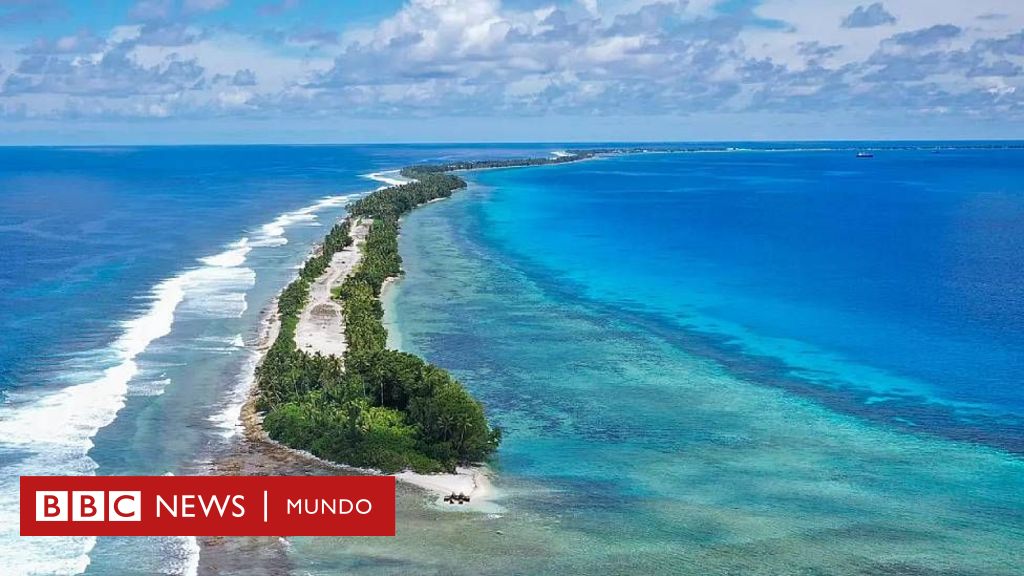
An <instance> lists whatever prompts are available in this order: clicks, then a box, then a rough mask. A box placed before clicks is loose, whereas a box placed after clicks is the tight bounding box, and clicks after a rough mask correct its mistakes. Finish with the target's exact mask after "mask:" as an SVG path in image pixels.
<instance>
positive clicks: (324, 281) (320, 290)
mask: <svg viewBox="0 0 1024 576" xmlns="http://www.w3.org/2000/svg"><path fill="white" fill-rule="evenodd" d="M369 230H370V221H369V220H368V219H360V220H357V221H356V222H355V224H354V225H353V226H352V230H351V235H352V244H351V245H350V246H348V247H347V248H345V249H343V250H340V251H338V252H337V253H335V254H334V257H333V258H331V264H330V265H329V266H328V267H327V270H326V271H324V273H323V275H321V276H320V277H319V278H317V279H316V281H315V282H313V283H312V284H310V286H309V301H308V302H307V303H306V306H305V308H303V309H302V314H300V315H299V324H298V326H297V327H296V329H295V345H296V346H297V347H298V349H299V350H302V351H303V352H306V353H308V354H315V353H317V352H319V353H321V354H324V355H328V354H329V355H334V356H337V357H338V358H341V357H342V356H343V355H344V354H345V349H346V347H347V343H346V341H345V322H344V319H343V318H342V315H341V304H340V303H339V302H337V301H336V300H334V299H333V298H332V297H331V290H332V289H334V288H335V287H336V286H340V285H341V283H342V282H344V281H345V278H346V277H348V275H349V274H351V273H352V270H354V269H355V267H356V264H358V263H359V259H360V258H361V257H362V245H363V243H364V242H365V241H366V234H367V233H368V232H369Z"/></svg>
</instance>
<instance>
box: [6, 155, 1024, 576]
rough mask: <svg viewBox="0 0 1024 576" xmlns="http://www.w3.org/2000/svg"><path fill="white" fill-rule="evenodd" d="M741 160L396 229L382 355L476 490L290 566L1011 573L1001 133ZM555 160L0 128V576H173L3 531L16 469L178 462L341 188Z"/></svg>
mask: <svg viewBox="0 0 1024 576" xmlns="http://www.w3.org/2000/svg"><path fill="white" fill-rule="evenodd" d="M863 146H864V147H867V146H869V145H867V144H865V145H863ZM750 147H752V148H757V149H756V150H744V149H742V148H745V146H743V145H736V146H735V147H734V148H736V149H731V150H728V151H721V152H705V153H676V154H638V155H629V156H616V157H603V158H598V159H593V160H588V161H585V162H580V163H574V164H566V165H560V166H548V167H538V168H528V169H515V170H492V171H481V172H475V173H470V174H467V177H468V178H469V179H470V180H471V182H472V186H471V187H470V189H469V190H467V191H464V192H460V193H458V194H457V195H456V196H454V197H453V198H452V199H450V200H447V201H444V202H438V203H434V204H431V205H429V206H427V207H424V208H422V209H420V210H417V211H416V212H414V213H413V214H411V215H410V216H408V217H407V218H406V219H405V220H404V222H403V228H402V236H401V239H400V244H401V251H402V255H403V258H404V268H405V270H406V275H405V277H404V278H403V279H402V280H401V281H399V282H398V283H397V284H396V285H395V286H394V287H393V288H392V289H391V290H389V292H388V294H387V298H386V302H385V304H386V312H387V321H388V324H389V329H390V331H391V334H390V337H391V344H392V345H393V346H395V347H398V348H401V349H403V350H408V351H412V352H416V353H419V354H422V355H423V356H425V357H427V358H428V359H429V360H431V361H433V362H435V363H437V364H439V365H442V366H444V367H446V368H448V369H450V370H452V371H453V372H454V373H455V374H456V375H457V376H458V377H459V378H460V379H461V380H462V381H463V382H464V383H465V384H466V385H467V387H469V388H470V389H471V390H472V391H473V392H474V394H476V395H477V396H478V397H479V398H480V399H481V400H482V401H483V402H484V403H485V405H486V406H487V409H488V412H489V414H490V416H491V417H492V418H493V419H494V420H495V421H496V422H497V423H499V424H500V425H501V426H503V428H504V429H505V441H504V443H503V445H502V448H501V449H500V450H499V453H498V455H497V457H496V458H495V460H494V461H493V462H492V463H491V466H492V468H493V470H494V471H495V477H494V484H495V488H496V490H497V491H498V494H499V499H498V504H499V505H500V507H501V509H500V511H499V512H497V513H493V514H474V513H470V514H452V513H447V512H445V511H444V510H440V509H438V508H437V507H435V506H434V505H433V504H432V503H431V502H430V501H429V499H426V498H423V497H422V496H420V495H418V493H415V492H414V491H413V492H409V491H407V490H403V491H401V494H400V500H399V503H400V512H399V522H398V526H399V530H398V537H397V538H396V539H325V538H318V539H310V538H306V539H291V540H290V544H289V546H288V548H287V550H289V552H288V555H289V559H288V562H289V564H290V565H291V566H292V570H291V571H292V573H294V574H337V573H352V574H381V573H386V574H410V573H411V574H420V573H427V574H483V573H487V574H542V573H543V574H569V573H592V574H598V573H600V574H638V573H643V574H701V575H704V574H766V575H767V574H784V573H785V574H792V573H805V574H935V575H939V574H943V575H947V574H948V575H952V574H1007V575H1010V574H1019V573H1020V571H1019V569H1020V561H1019V558H1017V554H1016V551H1018V550H1019V547H1020V542H1021V541H1022V540H1024V460H1022V456H1021V455H1022V453H1024V424H1022V422H1024V388H1021V386H1020V383H1021V382H1022V381H1024V361H1022V360H1021V359H1022V358H1024V234H1022V232H1021V231H1022V230H1024V149H1020V148H1013V149H1008V148H1005V147H1001V148H976V147H973V146H972V147H964V146H963V145H958V144H934V143H924V144H912V145H908V146H905V147H904V146H902V145H901V146H900V148H906V149H886V150H877V151H876V152H875V157H874V158H871V159H858V158H855V157H854V152H855V151H856V149H857V145H850V144H821V143H813V144H795V145H786V146H782V145H771V146H767V145H762V146H750ZM780 147H781V148H795V149H789V150H784V151H780V150H768V148H780ZM558 148H564V147H556V146H552V145H523V146H501V147H486V146H458V147H446V146H366V147H358V146H310V147H272V146H253V147H172V148H161V147H154V148H78V149H70V148H0V331H2V333H3V334H4V343H3V345H2V346H0V392H2V394H3V397H2V404H0V560H2V561H0V566H2V567H3V568H4V570H0V573H4V574H7V573H12V574H27V573H58V574H60V573H80V572H83V571H85V573H87V574H94V575H114V574H116V575H123V574H154V573H164V574H190V573H195V572H196V571H197V570H198V571H200V572H203V571H204V568H203V564H202V561H201V559H200V556H199V553H198V548H197V545H196V542H195V540H194V539H191V538H187V537H182V538H166V539H116V538H101V539H98V540H96V539H84V538H83V539H73V538H65V539H28V538H20V537H18V536H17V519H16V513H17V493H16V489H17V476H19V475H22V474H43V473H46V474H90V473H98V474H127V473H133V474H166V473H187V472H189V471H190V470H194V469H195V466H196V463H197V462H203V461H205V460H207V459H209V458H210V457H211V455H212V454H215V453H216V452H217V451H218V450H220V449H222V448H223V447H224V446H225V445H226V444H228V443H230V442H233V441H237V425H236V420H237V415H238V409H239V406H240V402H241V399H242V398H243V396H244V392H245V388H246V386H248V384H249V382H250V381H251V377H252V370H253V365H254V363H255V361H256V359H257V354H256V352H255V351H254V344H255V343H256V342H257V341H258V340H259V333H260V330H261V329H262V325H261V321H260V320H261V316H262V313H263V311H264V310H265V309H266V308H267V306H269V305H270V303H271V300H272V299H273V297H274V295H276V294H277V292H278V291H279V290H280V289H281V288H283V287H284V285H285V284H286V283H287V282H288V281H290V280H291V278H292V277H293V276H294V274H295V273H296V270H297V268H298V266H299V265H300V264H301V262H302V261H303V259H304V258H305V257H306V255H307V254H308V252H309V250H310V248H311V247H312V245H313V244H314V243H315V242H317V241H318V240H319V239H320V238H321V237H322V236H323V234H324V233H325V232H326V226H328V225H329V224H330V223H331V222H333V221H335V220H336V219H337V218H340V217H342V216H343V215H344V205H345V204H346V203H347V202H348V201H350V200H351V199H353V198H355V197H356V196H357V195H359V194H362V193H365V192H367V191H369V190H372V189H373V188H374V187H376V185H377V184H376V183H373V182H371V181H370V180H367V179H366V178H365V177H364V175H366V174H367V173H370V172H374V171H379V170H387V169H396V168H399V167H401V166H403V165H407V164H410V163H416V162H424V161H434V160H455V159H467V158H488V157H495V156H524V155H544V154H548V153H549V152H551V151H553V150H556V149H558ZM835 148H842V149H839V150H836V149H835ZM935 148H939V149H938V150H936V149H935ZM252 562H253V566H254V567H255V566H256V564H258V559H257V558H253V559H252ZM206 569H207V570H209V569H210V568H209V566H207V567H206ZM254 570H255V568H254Z"/></svg>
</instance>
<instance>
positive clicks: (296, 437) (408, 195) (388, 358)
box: [257, 171, 501, 472]
mask: <svg viewBox="0 0 1024 576" xmlns="http://www.w3.org/2000/svg"><path fill="white" fill-rule="evenodd" d="M408 174H411V175H414V176H413V177H415V178H416V179H417V181H416V182H411V183H409V184H403V185H400V186H392V187H390V188H386V189H383V190H379V191H377V192H374V193H373V194H370V195H369V196H367V197H365V198H363V199H361V200H359V201H357V202H355V203H353V204H352V205H351V206H350V207H349V212H350V215H351V216H350V218H367V219H372V220H373V223H372V224H371V226H370V231H369V233H368V235H367V239H366V244H365V245H364V246H363V248H362V250H363V254H362V259H361V260H360V263H359V265H358V266H357V267H356V269H355V270H354V271H353V273H352V274H351V275H349V277H348V278H347V279H346V280H345V281H344V283H343V284H342V285H341V287H340V289H338V290H337V291H336V293H335V297H336V298H338V299H339V300H340V301H341V304H342V309H343V312H344V318H345V337H346V340H347V343H348V348H347V351H346V353H345V358H344V366H343V363H342V360H340V359H338V358H334V357H329V356H322V355H320V354H315V355H309V354H306V353H304V352H302V351H300V350H298V349H297V348H296V347H295V328H296V324H297V323H298V318H299V315H300V313H301V311H302V308H303V306H304V305H305V303H306V300H307V298H308V295H309V283H310V282H311V281H312V280H314V279H316V278H317V277H319V276H320V275H321V274H323V272H324V271H325V270H326V268H327V266H328V264H329V263H330V260H331V257H332V256H333V255H334V253H335V252H337V251H338V250H340V249H342V248H344V247H345V246H347V245H349V244H350V243H351V237H350V236H349V226H350V221H351V220H349V219H347V220H345V222H344V223H342V224H340V225H338V226H336V227H335V228H334V229H333V230H332V231H331V233H330V234H329V235H328V237H327V239H326V240H325V242H324V248H323V250H322V251H321V252H320V253H319V254H318V255H316V256H314V257H313V258H311V259H310V260H309V261H308V262H307V263H306V265H305V266H303V268H302V272H301V273H300V274H299V278H298V279H297V280H296V281H295V282H293V283H292V284H290V285H289V286H288V287H287V288H286V289H285V290H284V292H282V294H281V297H280V299H279V301H278V312H279V313H280V316H281V323H282V329H281V333H280V335H279V336H278V338H277V340H276V341H275V342H274V344H273V346H272V347H271V349H270V350H269V351H268V353H267V356H266V358H265V359H264V360H263V362H262V364H261V365H260V367H259V369H258V370H257V386H258V391H259V396H258V399H257V409H259V410H261V411H264V412H266V415H265V418H264V421H263V425H264V428H265V429H266V431H267V433H268V434H270V437H271V438H273V439H275V440H277V441H279V442H282V443H284V444H285V445H288V446H291V447H294V448H300V449H304V450H308V451H310V452H311V453H313V454H315V455H317V456H320V457H322V458H326V459H329V460H332V461H335V462H340V463H345V464H349V465H352V466H361V467H369V468H377V469H380V470H383V471H386V472H394V471H398V470H403V469H412V470H416V471H418V472H440V471H451V470H453V469H454V468H455V466H456V465H458V464H460V463H466V462H478V461H480V460H483V459H485V458H487V456H489V455H490V454H491V453H492V452H493V451H494V450H495V449H496V448H497V446H498V443H499V442H500V440H501V432H500V430H498V429H492V428H491V427H490V426H489V425H488V423H487V419H486V417H485V415H484V411H483V407H482V406H481V405H480V403H479V402H477V401H476V400H474V399H473V398H472V397H471V396H470V395H469V393H468V392H466V390H465V389H464V388H463V387H462V385H461V384H459V383H458V382H457V381H456V380H455V379H454V378H452V376H451V375H450V374H448V372H446V371H445V370H443V369H441V368H438V367H436V366H432V365H430V364H428V363H426V362H424V361H423V360H422V359H420V358H418V357H416V356H413V355H411V354H405V353H402V352H397V351H394V350H387V349H386V348H385V342H386V339H387V332H386V330H385V329H384V326H383V325H382V324H381V318H382V316H383V310H382V308H381V305H380V300H379V299H378V297H379V295H380V290H381V287H382V285H383V283H384V281H385V280H386V279H387V278H389V277H393V276H397V275H398V274H400V273H401V257H400V256H399V254H398V219H399V218H400V217H401V216H402V215H403V214H405V213H407V212H408V211H410V210H412V209H413V208H415V207H416V206H418V205H420V204H423V203H425V202H429V201H430V200H434V199H436V198H444V197H447V196H450V195H451V194H452V192H453V191H455V190H457V189H459V188H462V187H464V186H465V182H464V181H462V179H460V178H457V177H455V176H451V175H448V174H443V173H433V172H419V171H409V172H408Z"/></svg>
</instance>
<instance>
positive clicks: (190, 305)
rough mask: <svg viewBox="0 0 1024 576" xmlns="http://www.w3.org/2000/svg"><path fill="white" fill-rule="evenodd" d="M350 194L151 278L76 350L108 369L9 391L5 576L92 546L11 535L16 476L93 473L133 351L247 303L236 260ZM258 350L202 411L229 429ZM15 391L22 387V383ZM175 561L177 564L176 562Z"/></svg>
mask: <svg viewBox="0 0 1024 576" xmlns="http://www.w3.org/2000/svg"><path fill="white" fill-rule="evenodd" d="M351 197H352V196H351V195H341V196H329V197H326V198H322V199H321V200H319V201H317V202H316V203H314V204H312V205H310V206H307V207H304V208H301V209H299V210H295V211H292V212H287V213H285V214H282V215H281V216H278V217H277V218H275V219H274V220H273V221H271V222H269V223H267V224H266V225H264V226H262V227H261V228H260V229H259V231H258V232H256V233H254V234H252V237H251V238H250V237H243V238H241V239H240V240H238V241H236V242H234V243H232V244H230V245H228V246H227V247H226V249H225V250H224V251H222V252H220V253H217V254H213V255H211V256H207V257H204V258H200V259H198V263H199V264H200V266H197V267H194V268H191V269H188V270H185V271H183V272H182V273H180V274H178V275H176V276H173V277H171V278H168V279H166V280H164V281H162V282H160V283H158V284H157V285H155V286H154V287H153V288H152V289H151V290H150V291H149V293H148V294H147V295H146V296H144V297H143V298H142V300H144V301H145V303H146V304H145V308H144V310H143V311H142V313H141V314H139V315H138V316H136V317H135V318H132V319H130V320H127V321H124V322H122V323H121V325H120V326H121V328H122V331H121V334H120V336H118V337H117V338H116V339H115V340H114V341H113V342H112V343H111V344H110V345H109V346H108V347H107V348H106V349H104V350H94V351H90V352H86V353H83V354H82V355H81V356H80V357H79V358H78V359H77V360H78V362H76V363H77V364H80V365H81V367H82V370H74V372H76V373H79V374H81V373H88V372H87V370H88V369H89V368H91V367H92V366H95V363H96V362H98V361H105V363H106V364H108V367H106V368H105V369H103V370H102V372H101V374H100V375H99V376H97V377H95V378H92V379H89V380H86V381H84V382H74V381H73V378H74V376H73V374H72V375H70V376H69V375H61V376H58V377H56V378H55V379H54V380H55V381H62V380H65V379H67V380H68V381H71V383H70V384H69V385H68V386H66V387H64V388H61V389H58V390H52V389H48V390H46V391H44V392H40V393H33V392H22V391H17V392H15V393H13V394H11V395H9V402H8V404H7V405H6V406H4V409H3V410H0V455H3V457H4V459H5V460H9V461H12V462H13V463H12V464H9V465H5V470H4V471H5V474H4V475H2V476H0V558H3V559H4V563H3V564H4V565H3V573H4V574H5V576H6V575H7V574H11V575H14V576H17V575H22V574H26V575H27V574H39V573H44V574H79V573H82V572H84V571H85V570H86V568H87V567H88V566H89V563H90V558H89V553H90V552H91V550H92V549H93V547H94V546H95V545H96V539H95V538H92V537H47V538H31V537H21V536H19V534H18V532H19V522H20V520H19V514H18V505H19V496H18V477H19V476H26V475H42V474H62V475H91V474H95V472H96V469H97V464H96V462H95V461H94V460H92V458H90V457H89V455H88V453H89V450H90V449H91V448H92V447H93V437H94V436H95V435H96V433H97V432H98V431H99V430H100V429H101V428H103V427H104V426H107V425H108V424H110V423H111V422H113V421H114V419H115V418H116V416H117V414H118V412H119V411H120V410H121V409H122V408H123V407H124V405H125V401H126V397H127V396H128V392H129V382H130V381H132V379H133V378H135V377H136V376H138V375H140V367H139V365H138V361H137V358H138V356H139V355H140V354H142V353H143V352H145V351H146V350H147V348H148V347H149V346H150V345H151V344H152V343H153V342H154V341H156V340H158V339H160V338H162V337H164V336H167V335H168V334H170V333H171V329H172V327H173V325H174V322H175V319H176V316H181V315H184V316H185V317H190V318H191V317H202V318H235V317H240V316H241V315H242V314H244V312H245V310H246V309H247V302H246V298H245V296H246V292H247V291H248V290H249V289H250V288H251V287H252V286H253V285H254V283H255V279H256V278H255V272H254V271H253V270H252V269H251V268H248V267H246V266H245V263H246V260H247V258H248V255H249V254H250V252H251V251H252V250H253V249H254V248H258V247H273V246H280V245H284V244H286V243H287V241H288V240H287V238H285V237H284V235H285V232H286V230H287V228H289V227H291V226H295V225H298V224H303V225H319V224H318V223H317V222H316V220H317V217H316V212H318V211H320V210H323V209H325V208H330V207H339V206H343V205H344V204H345V203H346V202H347V201H348V200H349V199H350V198H351ZM239 343H241V336H240V335H236V334H232V335H230V336H228V337H226V339H225V341H224V342H223V344H224V347H226V348H232V349H235V350H237V349H238V345H239ZM257 361H258V354H256V353H255V352H252V353H251V354H250V356H249V358H248V359H247V360H246V362H245V364H244V366H243V369H242V377H241V378H240V380H239V384H238V385H237V386H236V387H235V388H234V389H233V390H232V391H231V393H230V397H229V399H228V400H227V402H226V404H227V405H226V406H225V407H224V409H223V410H222V411H220V412H219V413H218V414H216V415H215V416H214V417H211V420H213V421H215V422H216V423H218V424H219V425H220V426H221V427H222V428H223V429H224V430H225V436H231V435H233V434H234V433H235V431H236V429H237V421H238V417H239V411H240V409H241V404H242V402H243V401H244V397H245V394H246V393H247V391H248V387H249V386H250V385H251V381H252V374H253V373H254V370H255V365H256V362H257ZM170 384H171V379H169V378H160V379H153V380H152V381H150V382H147V383H146V386H145V387H144V391H142V392H143V393H142V394H140V395H147V396H153V395H159V394H162V393H163V390H164V388H166V387H167V386H169V385H170ZM22 390H26V389H25V388H23V389H22ZM181 541H182V545H181V546H180V550H184V551H187V553H185V554H183V555H182V556H184V558H185V561H184V562H180V559H179V564H178V566H177V567H175V568H174V569H172V572H180V573H186V574H194V573H195V571H196V568H197V563H198V545H197V544H196V542H195V539H194V538H191V537H187V538H184V539H183V540H181ZM179 567H180V570H178V568H179Z"/></svg>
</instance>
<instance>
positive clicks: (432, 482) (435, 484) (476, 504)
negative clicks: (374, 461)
mask: <svg viewBox="0 0 1024 576" xmlns="http://www.w3.org/2000/svg"><path fill="white" fill-rule="evenodd" d="M455 472H456V473H455V474H417V473H415V472H399V473H398V474H395V478H397V479H398V480H399V481H401V482H406V483H408V484H412V485H413V486H419V487H420V488H423V489H424V490H426V491H427V492H430V493H431V494H433V495H434V496H436V503H437V504H438V505H440V506H443V507H444V508H446V509H448V508H451V509H458V510H467V511H472V512H489V513H499V512H503V511H504V508H502V507H501V506H499V505H498V504H496V503H495V501H494V499H495V496H496V494H495V491H494V487H493V486H492V485H491V480H490V478H488V476H487V469H486V468H483V467H480V468H461V467H460V468H457V469H456V470H455ZM453 493H454V494H460V493H461V494H465V495H466V496H469V497H470V500H469V502H467V503H465V504H448V503H446V502H445V501H444V497H445V496H448V495H450V494H453Z"/></svg>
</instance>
